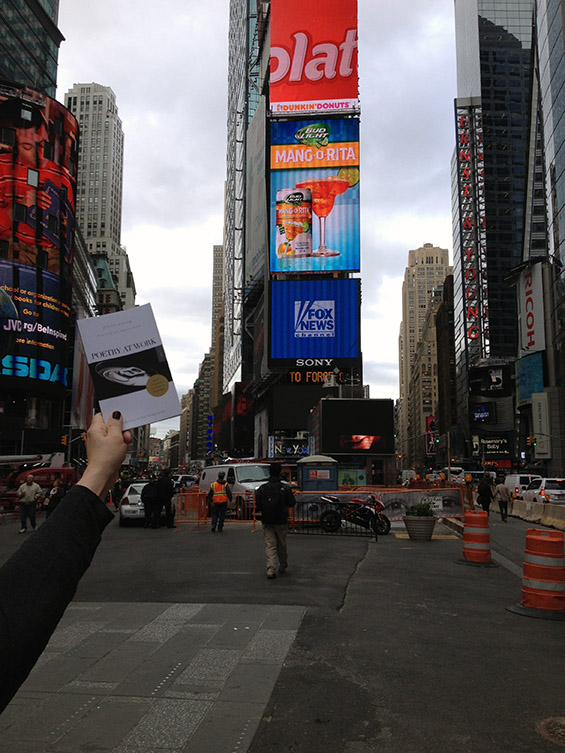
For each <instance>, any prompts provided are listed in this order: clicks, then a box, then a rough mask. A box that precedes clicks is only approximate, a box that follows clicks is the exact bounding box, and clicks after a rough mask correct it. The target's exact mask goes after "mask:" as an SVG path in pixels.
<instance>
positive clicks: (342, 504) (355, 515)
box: [320, 494, 390, 536]
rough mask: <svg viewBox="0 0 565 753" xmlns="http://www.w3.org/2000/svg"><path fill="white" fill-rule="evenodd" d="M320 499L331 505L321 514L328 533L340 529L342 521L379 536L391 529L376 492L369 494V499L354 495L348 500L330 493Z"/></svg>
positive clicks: (321, 520)
mask: <svg viewBox="0 0 565 753" xmlns="http://www.w3.org/2000/svg"><path fill="white" fill-rule="evenodd" d="M320 501H321V502H323V503H324V504H326V505H331V508H330V509H326V510H324V512H323V513H322V514H321V515H320V526H321V527H322V528H323V530H324V531H327V532H328V533H335V532H336V531H339V529H340V528H341V524H342V522H346V523H354V524H355V525H358V526H361V527H362V528H367V529H369V530H371V531H373V533H375V534H377V535H379V536H386V535H387V533H389V531H390V520H389V519H388V518H387V516H386V515H385V514H384V513H383V510H384V505H383V503H382V502H381V500H380V499H377V497H376V496H375V495H374V494H369V495H368V498H367V499H360V498H359V497H352V498H351V499H350V500H348V501H344V500H341V499H339V498H338V497H335V496H333V495H331V494H328V495H325V496H322V497H321V498H320Z"/></svg>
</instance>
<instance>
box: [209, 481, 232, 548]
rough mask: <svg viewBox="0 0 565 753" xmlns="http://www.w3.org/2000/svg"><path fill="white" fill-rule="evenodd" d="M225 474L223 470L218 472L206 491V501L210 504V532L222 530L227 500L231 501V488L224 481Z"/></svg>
mask: <svg viewBox="0 0 565 753" xmlns="http://www.w3.org/2000/svg"><path fill="white" fill-rule="evenodd" d="M225 476H226V474H225V473H224V471H220V472H219V473H218V480H217V481H214V482H213V483H212V484H210V491H209V492H208V496H207V499H208V502H210V503H211V504H212V529H211V530H212V533H215V532H216V526H217V528H218V533H221V532H222V529H223V527H224V520H225V517H226V511H227V509H228V500H229V501H230V502H231V489H230V486H229V484H228V483H227V482H226V481H224V478H225Z"/></svg>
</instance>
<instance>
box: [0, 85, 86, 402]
mask: <svg viewBox="0 0 565 753" xmlns="http://www.w3.org/2000/svg"><path fill="white" fill-rule="evenodd" d="M77 141H78V124H77V122H76V120H75V118H74V117H73V116H72V115H71V113H70V112H69V111H68V110H67V109H66V108H64V107H63V106H62V105H61V104H59V103H58V102H56V101H55V100H53V99H51V98H50V97H47V96H45V95H43V94H40V93H38V92H34V91H32V90H30V89H25V88H17V87H10V86H6V85H1V86H0V298H1V300H0V317H1V322H0V327H1V329H2V335H3V337H2V349H1V352H0V358H1V359H2V360H1V362H0V375H1V376H3V377H13V378H16V379H18V380H19V379H22V378H23V379H29V380H33V381H34V383H35V387H37V383H38V382H42V383H43V386H47V385H51V386H56V387H58V388H59V389H61V388H62V387H69V386H70V385H68V384H67V370H66V362H67V348H68V345H69V342H68V339H69V331H70V304H71V284H70V280H71V268H72V249H73V234H74V216H75V192H76V165H77Z"/></svg>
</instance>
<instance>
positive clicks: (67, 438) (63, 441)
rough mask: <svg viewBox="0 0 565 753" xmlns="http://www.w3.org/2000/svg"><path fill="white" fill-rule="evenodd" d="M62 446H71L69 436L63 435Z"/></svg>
mask: <svg viewBox="0 0 565 753" xmlns="http://www.w3.org/2000/svg"><path fill="white" fill-rule="evenodd" d="M61 444H62V445H64V446H65V447H66V446H67V445H68V444H69V435H68V434H63V436H62V437H61Z"/></svg>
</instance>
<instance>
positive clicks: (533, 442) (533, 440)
mask: <svg viewBox="0 0 565 753" xmlns="http://www.w3.org/2000/svg"><path fill="white" fill-rule="evenodd" d="M537 443H538V440H537V439H536V438H535V437H532V444H533V446H534V447H535V446H536V445H537Z"/></svg>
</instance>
